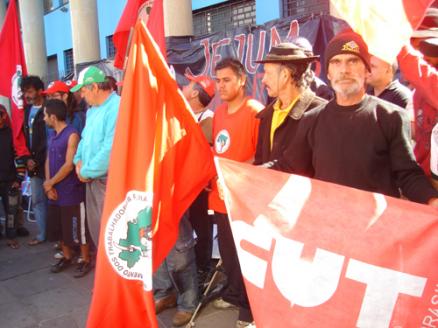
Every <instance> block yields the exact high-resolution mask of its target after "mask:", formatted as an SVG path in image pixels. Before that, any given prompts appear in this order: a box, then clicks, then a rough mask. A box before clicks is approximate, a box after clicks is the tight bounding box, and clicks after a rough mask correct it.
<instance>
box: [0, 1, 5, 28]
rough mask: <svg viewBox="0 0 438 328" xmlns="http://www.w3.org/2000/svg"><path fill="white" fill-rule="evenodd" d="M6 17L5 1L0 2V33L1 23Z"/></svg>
mask: <svg viewBox="0 0 438 328" xmlns="http://www.w3.org/2000/svg"><path fill="white" fill-rule="evenodd" d="M5 15H6V2H5V0H0V31H1V29H2V27H3V21H4V20H5Z"/></svg>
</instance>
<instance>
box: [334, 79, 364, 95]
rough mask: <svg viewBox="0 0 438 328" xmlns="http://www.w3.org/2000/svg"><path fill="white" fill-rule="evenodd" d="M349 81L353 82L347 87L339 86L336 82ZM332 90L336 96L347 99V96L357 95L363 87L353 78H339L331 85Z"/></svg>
mask: <svg viewBox="0 0 438 328" xmlns="http://www.w3.org/2000/svg"><path fill="white" fill-rule="evenodd" d="M347 79H348V80H351V81H354V82H352V83H350V85H349V86H348V87H347V86H345V85H344V86H340V85H339V84H338V81H340V80H347ZM332 88H333V90H335V92H336V94H339V95H342V96H343V97H348V96H353V95H356V94H358V93H359V92H360V91H361V89H362V88H363V85H362V84H361V83H360V81H358V80H357V79H355V78H351V77H344V78H339V79H336V80H335V82H334V83H332Z"/></svg>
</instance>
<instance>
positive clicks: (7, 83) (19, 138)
mask: <svg viewBox="0 0 438 328" xmlns="http://www.w3.org/2000/svg"><path fill="white" fill-rule="evenodd" d="M15 2H16V1H15V0H13V1H10V2H9V7H8V11H7V12H6V16H5V20H4V23H3V28H2V31H1V33H0V53H1V60H0V72H1V78H0V95H1V96H4V97H7V98H9V99H10V100H11V119H12V133H13V141H14V148H15V151H16V153H17V156H18V157H21V156H25V155H29V151H28V149H27V147H26V141H25V139H24V134H23V130H22V126H23V120H24V111H23V100H22V99H21V90H20V81H21V77H22V76H23V75H26V74H27V70H26V62H25V59H24V52H23V44H22V42H21V34H20V25H19V23H18V12H17V5H16V3H15Z"/></svg>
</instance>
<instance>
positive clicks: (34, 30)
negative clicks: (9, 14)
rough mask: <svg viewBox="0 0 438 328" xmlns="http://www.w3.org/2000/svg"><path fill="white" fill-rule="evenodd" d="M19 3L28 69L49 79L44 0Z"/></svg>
mask: <svg viewBox="0 0 438 328" xmlns="http://www.w3.org/2000/svg"><path fill="white" fill-rule="evenodd" d="M18 4H19V6H20V18H21V29H22V33H23V47H24V56H25V58H26V66H27V71H28V73H29V74H31V75H38V76H39V77H41V78H42V79H43V80H44V81H45V80H46V79H47V51H46V38H45V34H44V4H43V0H32V1H29V0H19V1H18ZM46 82H47V81H46Z"/></svg>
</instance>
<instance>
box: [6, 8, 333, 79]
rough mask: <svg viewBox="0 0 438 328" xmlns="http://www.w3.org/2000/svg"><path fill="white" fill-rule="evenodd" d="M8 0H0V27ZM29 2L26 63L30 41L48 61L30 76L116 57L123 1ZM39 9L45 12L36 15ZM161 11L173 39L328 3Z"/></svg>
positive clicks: (63, 73)
mask: <svg viewBox="0 0 438 328" xmlns="http://www.w3.org/2000/svg"><path fill="white" fill-rule="evenodd" d="M9 1H10V0H9ZM9 1H8V0H0V24H1V22H2V19H3V17H4V12H5V8H6V7H7V3H8V2H9ZM25 1H27V2H25ZM28 1H29V0H19V2H18V3H19V6H20V15H21V19H22V20H21V22H22V26H23V43H24V45H25V52H26V60H27V62H29V61H30V62H32V60H31V59H33V58H34V57H36V58H39V57H38V56H36V54H32V49H33V48H35V46H34V47H32V46H28V47H27V49H26V45H29V44H30V45H32V43H33V44H34V45H38V44H39V45H41V44H44V45H45V47H40V48H41V49H40V50H39V54H38V55H39V56H40V57H41V56H42V57H41V58H45V60H46V62H45V63H33V62H32V65H31V66H30V67H28V69H29V72H30V73H33V74H35V73H36V74H38V75H41V76H42V77H43V79H44V80H45V82H49V81H52V80H55V79H63V78H66V77H69V76H72V74H73V73H74V70H75V67H76V64H78V63H80V62H81V61H82V62H84V61H93V60H100V59H104V58H107V59H110V60H111V59H112V58H113V57H114V54H115V49H114V45H113V42H112V36H113V33H114V30H115V28H116V26H117V23H118V21H119V19H120V16H121V14H122V12H123V9H124V7H125V5H126V2H127V0H86V1H85V0H32V3H34V7H29V6H28ZM176 2H178V3H177V4H176ZM35 4H36V5H37V7H35ZM184 4H185V5H186V6H190V7H191V13H190V12H189V15H184V14H181V6H182V5H184ZM40 8H41V9H40ZM175 8H176V9H175ZM40 10H42V11H43V12H42V13H39V12H38V11H40ZM30 11H31V12H30ZM164 11H165V30H166V35H167V36H173V35H175V34H174V33H177V32H175V30H176V31H181V30H183V31H185V32H186V33H188V34H190V33H191V34H193V35H202V34H208V33H214V32H217V31H223V30H224V29H232V28H235V27H238V26H245V25H257V24H263V23H265V22H267V21H270V20H273V19H277V18H282V17H288V16H295V17H297V18H299V17H301V16H306V15H311V14H319V13H328V12H329V0H192V1H191V0H164ZM166 13H167V15H166ZM190 14H191V15H190ZM23 17H26V18H27V17H32V18H34V19H35V20H37V21H38V19H39V20H42V21H41V24H43V27H44V29H43V31H44V32H43V33H39V34H38V33H37V31H34V30H33V29H32V28H30V29H26V28H25V25H26V24H27V21H23ZM39 17H41V18H39ZM27 19H29V18H27ZM181 20H184V21H185V24H186V25H189V27H188V28H186V29H184V28H181V27H180V26H178V27H175V28H174V29H173V31H172V26H173V25H175V22H176V23H178V22H180V21H181ZM169 22H173V24H170V23H169ZM33 24H35V23H33ZM75 49H78V50H76V51H75ZM79 52H82V54H79ZM41 53H42V55H41ZM32 56H34V57H32ZM40 61H42V59H40ZM28 66H29V65H28ZM41 68H42V71H41ZM44 72H45V74H44Z"/></svg>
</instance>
